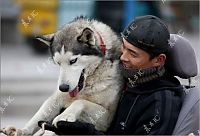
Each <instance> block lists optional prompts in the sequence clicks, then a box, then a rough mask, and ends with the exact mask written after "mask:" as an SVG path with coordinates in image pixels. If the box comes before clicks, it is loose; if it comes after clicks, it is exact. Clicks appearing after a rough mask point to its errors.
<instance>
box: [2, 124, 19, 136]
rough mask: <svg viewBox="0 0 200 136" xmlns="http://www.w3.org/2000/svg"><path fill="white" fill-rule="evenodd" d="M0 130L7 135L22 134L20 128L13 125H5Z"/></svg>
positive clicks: (15, 135)
mask: <svg viewBox="0 0 200 136" xmlns="http://www.w3.org/2000/svg"><path fill="white" fill-rule="evenodd" d="M1 132H2V133H4V134H5V135H7V136H21V135H22V131H21V130H20V129H16V128H15V127H13V126H8V127H5V128H3V129H2V130H1Z"/></svg>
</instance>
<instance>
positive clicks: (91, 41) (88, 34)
mask: <svg viewBox="0 0 200 136" xmlns="http://www.w3.org/2000/svg"><path fill="white" fill-rule="evenodd" d="M77 40H78V41H79V42H81V43H87V45H95V37H94V32H93V31H92V30H91V29H90V28H85V29H83V31H82V33H81V35H80V36H78V37H77Z"/></svg>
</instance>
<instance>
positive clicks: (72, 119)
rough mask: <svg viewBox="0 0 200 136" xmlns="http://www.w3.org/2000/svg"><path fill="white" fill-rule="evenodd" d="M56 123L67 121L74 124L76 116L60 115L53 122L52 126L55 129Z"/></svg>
mask: <svg viewBox="0 0 200 136" xmlns="http://www.w3.org/2000/svg"><path fill="white" fill-rule="evenodd" d="M58 121H68V122H75V121H76V116H75V115H74V114H72V113H69V114H65V115H63V114H61V115H58V116H57V117H56V118H55V119H54V120H53V123H52V124H53V125H54V126H56V127H57V122H58Z"/></svg>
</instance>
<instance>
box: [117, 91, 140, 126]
mask: <svg viewBox="0 0 200 136" xmlns="http://www.w3.org/2000/svg"><path fill="white" fill-rule="evenodd" d="M138 98H139V95H138V96H137V97H136V98H135V100H134V102H133V104H132V106H131V108H130V110H129V112H128V115H127V117H126V120H125V121H124V122H123V121H122V122H120V125H121V129H122V130H124V129H125V127H126V123H127V121H128V119H129V116H130V114H131V111H132V109H133V107H134V106H135V104H136V102H137V100H138Z"/></svg>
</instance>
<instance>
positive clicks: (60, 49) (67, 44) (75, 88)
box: [37, 21, 105, 96]
mask: <svg viewBox="0 0 200 136" xmlns="http://www.w3.org/2000/svg"><path fill="white" fill-rule="evenodd" d="M84 23H86V24H84ZM87 23H89V22H87V21H85V22H84V21H83V22H81V23H80V22H77V21H75V22H71V23H69V24H67V25H66V26H65V27H63V28H62V29H61V30H59V31H57V32H56V33H54V34H49V35H44V36H40V37H37V39H38V40H40V41H42V42H43V43H45V44H46V45H48V46H49V47H50V51H51V54H52V56H53V60H54V62H55V63H56V64H58V65H59V66H60V77H59V81H58V87H59V90H60V91H62V92H69V93H70V95H71V96H76V94H77V92H79V91H80V90H81V89H82V88H83V87H84V81H85V80H86V77H87V74H86V73H85V71H86V70H87V69H88V68H90V70H91V71H92V70H93V68H95V67H93V65H94V64H95V66H96V65H98V64H100V63H101V61H102V60H103V59H104V55H105V54H104V53H105V52H104V51H105V50H104V48H102V47H101V46H100V44H101V42H102V41H101V40H102V39H101V38H100V37H99V34H98V32H95V31H94V30H93V28H91V27H90V26H89V25H88V24H87ZM85 25H86V26H85ZM87 71H88V70H87Z"/></svg>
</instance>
